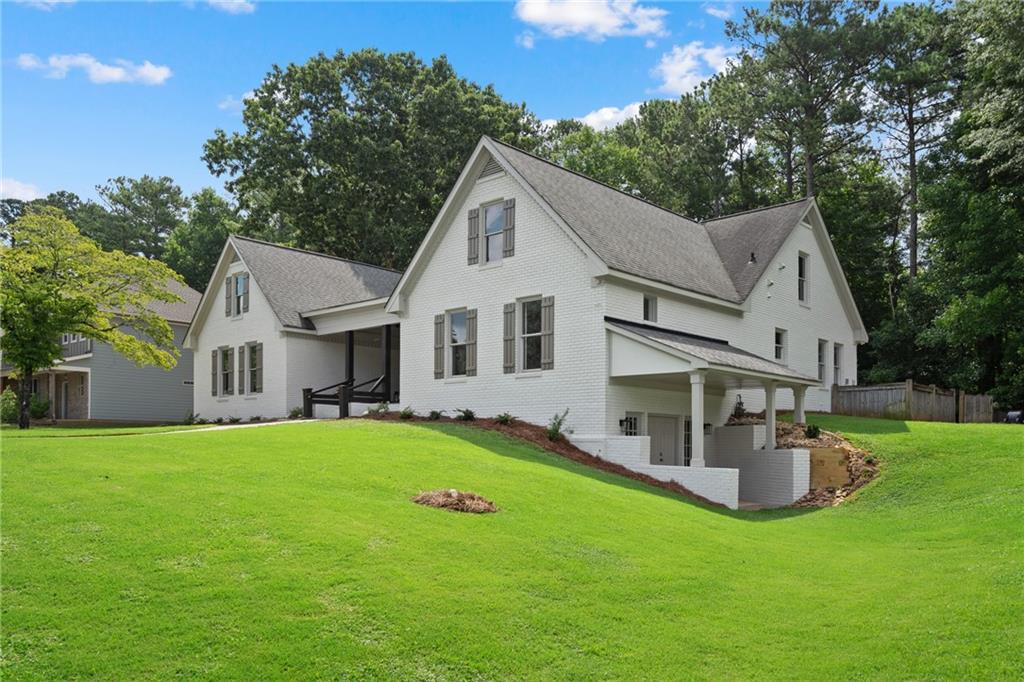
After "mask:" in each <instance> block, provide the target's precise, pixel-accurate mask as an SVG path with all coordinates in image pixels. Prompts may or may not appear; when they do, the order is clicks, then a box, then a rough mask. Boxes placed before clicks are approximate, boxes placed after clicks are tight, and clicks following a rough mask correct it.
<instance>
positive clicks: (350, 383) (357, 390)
mask: <svg viewBox="0 0 1024 682" xmlns="http://www.w3.org/2000/svg"><path fill="white" fill-rule="evenodd" d="M386 378H387V375H386V374H381V375H380V376H379V377H376V378H374V379H367V380H366V381H364V382H362V383H359V384H356V383H355V380H354V379H353V378H351V377H349V378H348V379H345V380H343V381H339V382H338V383H336V384H331V385H330V386H324V387H323V388H321V389H317V390H315V391H314V390H313V389H311V388H304V389H302V414H303V415H304V416H305V417H306V418H307V419H308V418H310V417H312V416H313V406H314V405H337V406H338V417H339V418H343V417H347V416H349V412H348V405H349V403H352V402H364V403H372V402H377V403H385V402H391V400H392V398H393V396H388V394H387V392H386V391H385V390H384V389H382V388H381V386H382V385H383V384H384V381H385V379H386ZM366 386H369V388H365V387H366Z"/></svg>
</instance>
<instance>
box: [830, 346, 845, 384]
mask: <svg viewBox="0 0 1024 682" xmlns="http://www.w3.org/2000/svg"><path fill="white" fill-rule="evenodd" d="M832 382H833V383H835V384H842V383H843V344H841V343H834V344H832Z"/></svg>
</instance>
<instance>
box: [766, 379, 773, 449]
mask: <svg viewBox="0 0 1024 682" xmlns="http://www.w3.org/2000/svg"><path fill="white" fill-rule="evenodd" d="M764 426H765V438H766V440H765V444H764V449H765V450H774V449H775V382H774V381H766V382H765V383H764Z"/></svg>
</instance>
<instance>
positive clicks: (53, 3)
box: [15, 0, 76, 12]
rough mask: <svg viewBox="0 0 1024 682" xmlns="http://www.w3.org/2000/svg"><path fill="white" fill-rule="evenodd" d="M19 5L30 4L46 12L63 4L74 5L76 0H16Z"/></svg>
mask: <svg viewBox="0 0 1024 682" xmlns="http://www.w3.org/2000/svg"><path fill="white" fill-rule="evenodd" d="M15 2H17V3H18V4H19V5H28V6H29V7H34V8H35V9H41V10H43V11H44V12H51V11H53V10H54V9H56V8H57V7H60V6H61V5H73V4H75V2H76V0H15Z"/></svg>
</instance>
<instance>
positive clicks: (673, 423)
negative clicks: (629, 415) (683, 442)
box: [647, 414, 679, 465]
mask: <svg viewBox="0 0 1024 682" xmlns="http://www.w3.org/2000/svg"><path fill="white" fill-rule="evenodd" d="M647 434H648V435H649V436H650V437H651V464H667V465H674V464H676V463H678V462H679V458H678V452H679V418H678V417H668V416H664V415H657V414H652V415H648V417H647Z"/></svg>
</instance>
